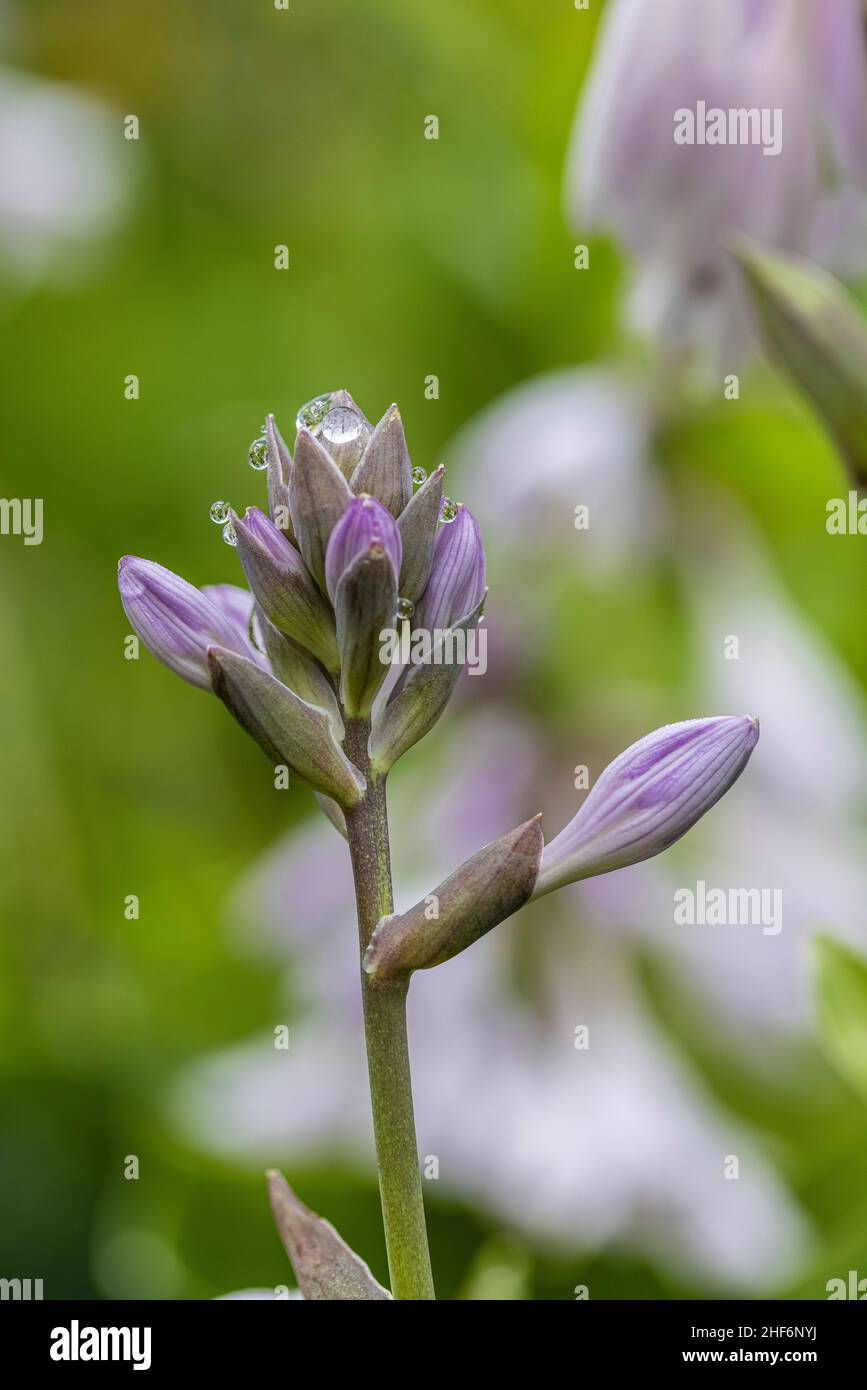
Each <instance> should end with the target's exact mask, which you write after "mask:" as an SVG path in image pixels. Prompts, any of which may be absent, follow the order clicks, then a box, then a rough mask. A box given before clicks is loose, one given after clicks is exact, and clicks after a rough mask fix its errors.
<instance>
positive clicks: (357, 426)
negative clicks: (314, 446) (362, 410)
mask: <svg viewBox="0 0 867 1390" xmlns="http://www.w3.org/2000/svg"><path fill="white" fill-rule="evenodd" d="M363 424H364V421H363V420H362V418H361V416H360V415H359V414H358V411H357V410H353V409H352V408H351V406H348V405H338V406H335V407H334V409H333V410H329V412H328V414H327V415H326V416H325V418H324V419H323V421H322V438H323V439H324V440H326V441H327V443H329V444H351V443H352V441H353V440H354V439H357V438H358V437H359V435H360V434H361V430H362V426H363Z"/></svg>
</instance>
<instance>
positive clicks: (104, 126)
mask: <svg viewBox="0 0 867 1390" xmlns="http://www.w3.org/2000/svg"><path fill="white" fill-rule="evenodd" d="M131 149H132V152H133V153H135V151H136V150H137V149H138V147H137V146H132V147H130V146H129V145H128V144H127V142H126V141H125V140H124V138H123V124H122V119H121V117H120V116H119V115H117V114H116V113H114V112H112V111H110V110H109V108H108V107H107V106H105V105H104V104H103V103H102V102H100V101H98V100H96V99H95V98H93V97H89V96H85V95H84V94H83V93H82V92H81V91H78V90H76V89H75V88H74V87H72V86H70V85H68V84H64V83H59V82H52V81H49V80H48V79H46V78H43V77H35V76H33V75H31V74H29V73H26V72H22V71H20V70H18V69H13V68H9V67H3V68H0V168H2V170H3V178H2V180H0V275H5V277H7V278H11V279H13V280H20V281H23V282H24V283H25V284H27V283H31V282H34V281H38V280H40V279H42V278H51V279H54V280H60V281H66V280H71V279H73V278H75V276H76V275H78V274H79V273H81V271H82V270H86V269H88V268H92V266H93V264H94V257H95V255H96V254H97V253H98V251H99V250H100V249H101V248H103V247H104V246H105V244H106V241H107V239H108V238H109V237H110V235H111V234H112V233H113V232H114V231H116V230H117V228H118V227H119V225H120V223H121V221H122V219H123V215H124V212H125V209H126V206H127V203H128V201H129V197H130V194H131V191H132V187H133V183H134V177H135V176H134V173H133V170H134V168H135V161H134V160H133V159H132V158H131Z"/></svg>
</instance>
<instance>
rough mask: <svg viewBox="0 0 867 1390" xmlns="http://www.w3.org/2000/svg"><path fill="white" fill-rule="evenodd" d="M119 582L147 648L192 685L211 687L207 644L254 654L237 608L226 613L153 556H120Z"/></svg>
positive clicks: (129, 613) (221, 604) (129, 614)
mask: <svg viewBox="0 0 867 1390" xmlns="http://www.w3.org/2000/svg"><path fill="white" fill-rule="evenodd" d="M117 584H118V588H119V590H120V597H121V602H122V603H123V606H124V610H125V612H126V615H127V617H128V618H129V620H130V622H131V623H132V625H133V627H134V628H135V631H136V632H137V633H138V635H139V637H140V638H141V640H142V641H143V642H144V644H145V646H146V647H147V648H148V650H149V651H151V652H152V653H153V655H154V656H155V657H156V658H157V660H158V661H162V662H163V664H164V665H165V666H168V668H169V670H171V671H174V672H175V673H176V674H177V675H179V676H182V677H183V678H184V680H186V681H189V682H190V684H191V685H197V686H199V687H200V688H201V689H202V690H210V689H211V674H210V670H209V668H208V648H209V647H213V646H220V647H226V648H228V650H229V651H232V652H237V653H238V654H239V655H240V656H246V657H248V658H249V657H250V656H251V655H253V654H252V653H251V651H250V646H249V642H248V640H247V637H246V633H245V632H244V629H243V626H242V625H241V624H240V623H239V622H238V612H237V608H235V610H234V611H229V610H228V609H227V606H226V604H225V603H224V602H222V601H217V602H215V601H214V597H213V596H212V593H211V594H206V593H203V592H202V590H201V589H196V588H194V587H193V585H192V584H188V583H187V581H186V580H185V579H181V578H180V576H179V575H177V574H173V573H172V571H171V570H167V569H165V568H164V567H163V566H162V565H158V564H156V563H155V562H154V561H153V560H140V559H138V558H137V557H136V556H135V555H124V557H123V559H122V560H121V561H120V564H119V565H118V567H117ZM220 587H221V588H222V587H224V586H220ZM225 587H226V588H229V587H231V586H229V585H226V586H225ZM224 597H225V595H224V596H223V598H224Z"/></svg>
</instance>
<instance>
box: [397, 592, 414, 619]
mask: <svg viewBox="0 0 867 1390" xmlns="http://www.w3.org/2000/svg"><path fill="white" fill-rule="evenodd" d="M414 612H415V604H414V603H413V601H412V599H409V598H399V599H398V601H397V616H398V617H399V618H400V619H401V620H402V621H405V620H406V619H407V618H411V617H412V615H413V613H414Z"/></svg>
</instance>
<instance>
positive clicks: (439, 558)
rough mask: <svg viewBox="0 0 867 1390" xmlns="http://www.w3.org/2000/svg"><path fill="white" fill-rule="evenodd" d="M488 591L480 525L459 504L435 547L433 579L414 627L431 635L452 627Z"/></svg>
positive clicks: (422, 600)
mask: <svg viewBox="0 0 867 1390" xmlns="http://www.w3.org/2000/svg"><path fill="white" fill-rule="evenodd" d="M484 592H485V550H484V546H483V544H482V533H481V531H480V529H479V523H478V522H477V521H476V518H475V517H474V516H473V514H472V512H471V511H470V509H469V508H468V507H464V506H463V505H459V507H458V514H457V516H456V517H455V519H454V521H450V522H444V523H443V525H442V526H441V527H440V529H439V532H438V534H437V538H436V542H435V544H434V555H433V564H432V566H431V572H430V578H429V579H428V582H427V585H426V587H425V591H424V593H423V594H422V597H421V600H420V602H419V603H418V604H417V605H416V611H415V614H414V616H413V626H414V627H417V628H424V629H426V631H428V632H435V631H437V630H439V629H445V628H448V627H451V625H452V624H453V623H458V622H460V621H461V620H462V619H463V618H466V617H468V616H469V614H470V613H472V611H473V609H474V608H476V607H477V606H478V604H479V603H480V602H481V600H482V597H483V595H484Z"/></svg>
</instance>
